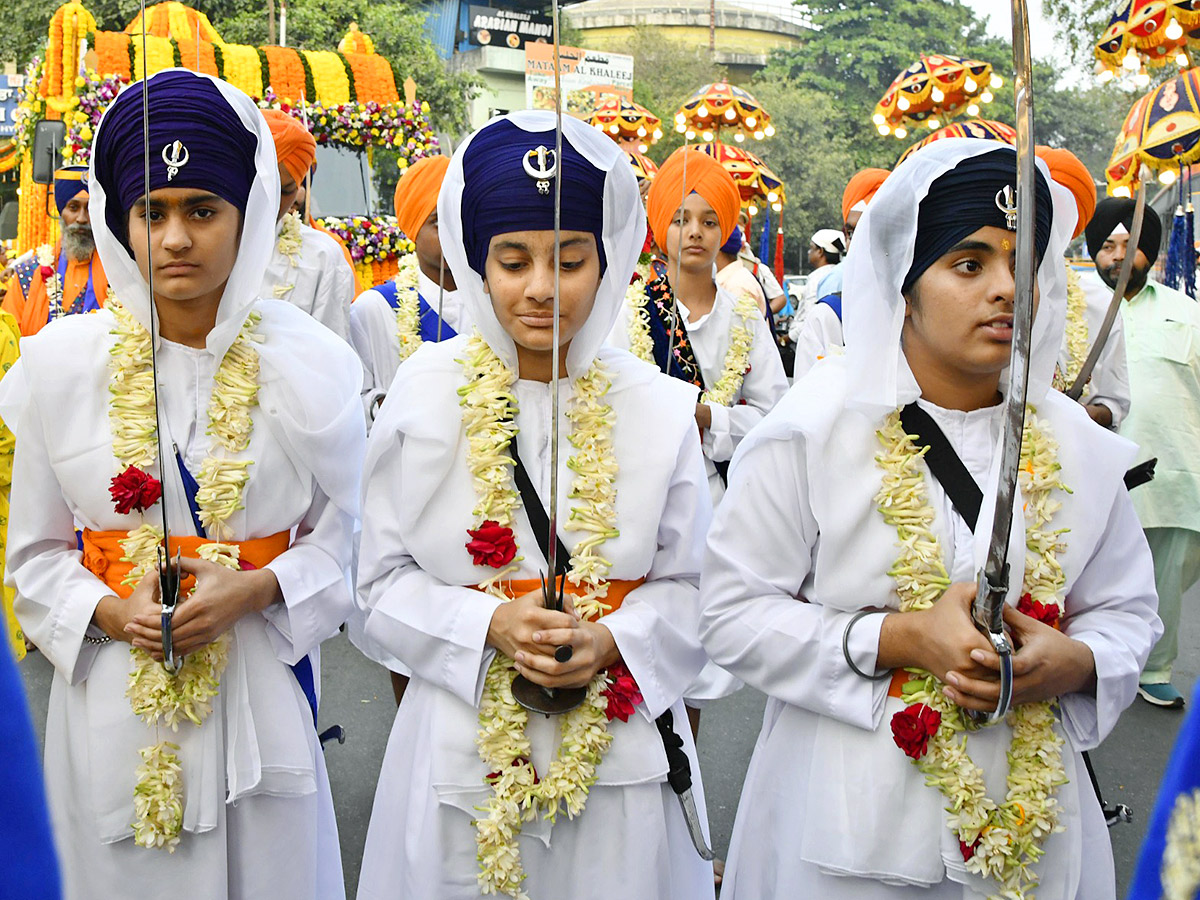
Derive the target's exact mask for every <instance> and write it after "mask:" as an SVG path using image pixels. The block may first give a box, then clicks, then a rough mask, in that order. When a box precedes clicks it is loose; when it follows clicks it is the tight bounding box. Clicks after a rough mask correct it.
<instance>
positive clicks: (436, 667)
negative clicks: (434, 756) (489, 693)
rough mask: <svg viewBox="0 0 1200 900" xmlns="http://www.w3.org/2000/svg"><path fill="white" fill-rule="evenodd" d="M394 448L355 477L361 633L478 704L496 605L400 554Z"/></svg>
mask: <svg viewBox="0 0 1200 900" xmlns="http://www.w3.org/2000/svg"><path fill="white" fill-rule="evenodd" d="M380 437H381V436H380V435H374V436H373V437H372V440H378V439H379V438H380ZM401 443H402V438H401V439H400V440H398V441H397V442H396V446H394V447H392V448H391V450H390V451H389V452H386V453H380V454H378V455H374V456H372V460H373V462H374V464H373V465H372V464H371V462H370V461H369V462H368V466H369V468H368V470H367V471H365V472H364V473H363V485H364V486H365V488H366V489H365V490H364V492H363V495H364V500H363V528H362V545H361V549H360V552H359V581H358V603H359V604H360V606H361V607H363V610H362V613H361V614H362V615H365V616H366V624H365V626H364V635H365V637H366V639H367V641H368V642H369V643H370V644H371V645H374V647H376V648H378V649H379V650H381V651H382V652H383V653H385V654H387V655H389V656H391V657H393V658H395V659H396V660H398V661H400V662H401V664H402V665H404V666H405V667H407V668H409V669H411V671H412V673H413V674H414V675H415V676H416V677H418V678H420V679H422V680H424V681H428V682H430V683H432V684H434V685H436V686H438V687H440V688H442V689H443V690H446V691H449V692H450V693H452V694H454V695H455V696H457V697H458V698H460V699H461V700H463V701H464V702H466V703H469V704H471V705H472V706H478V705H479V699H480V696H481V695H482V693H483V679H484V676H485V675H486V674H487V668H488V666H489V665H490V664H491V661H492V657H493V656H494V655H495V651H494V650H493V649H492V648H491V647H489V646H487V632H488V626H489V625H490V624H491V621H492V614H493V613H494V612H495V611H496V607H498V606H499V605H500V603H501V601H500V600H499V599H497V598H496V597H493V596H491V595H489V594H485V593H483V592H482V591H477V590H474V589H472V588H468V587H463V586H462V585H449V584H446V583H445V582H443V581H440V580H439V579H437V578H435V577H434V576H432V575H430V574H429V573H428V572H426V571H424V570H423V569H422V568H421V567H420V566H418V565H417V563H416V561H415V560H413V558H412V556H411V555H410V554H409V552H408V550H407V549H406V548H405V546H404V539H403V536H402V534H401V530H400V527H399V525H398V522H399V516H398V514H397V510H396V505H397V503H398V502H399V500H400V498H399V497H398V496H397V495H396V492H395V491H392V490H388V489H387V487H386V486H387V485H397V484H401V483H402V482H401V478H400V469H401V456H402V454H401ZM375 486H379V489H372V488H373V487H375Z"/></svg>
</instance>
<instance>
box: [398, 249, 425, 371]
mask: <svg viewBox="0 0 1200 900" xmlns="http://www.w3.org/2000/svg"><path fill="white" fill-rule="evenodd" d="M419 271H420V264H419V263H418V262H417V254H415V253H406V254H405V255H404V256H402V257H400V270H399V271H398V272H397V273H396V275H395V277H394V278H393V279H392V281H393V282H394V283H395V285H396V341H397V343H398V344H399V346H400V362H404V360H406V359H408V358H409V357H410V356H412V355H413V354H414V353H416V352H417V348H418V347H420V346H421V301H420V296H421V295H420V291H419V288H418V286H417V285H418V280H417V273H418V272H419Z"/></svg>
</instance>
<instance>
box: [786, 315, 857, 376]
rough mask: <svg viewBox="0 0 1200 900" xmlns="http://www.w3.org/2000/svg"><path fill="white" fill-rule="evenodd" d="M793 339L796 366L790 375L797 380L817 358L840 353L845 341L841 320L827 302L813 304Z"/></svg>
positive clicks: (805, 373)
mask: <svg viewBox="0 0 1200 900" xmlns="http://www.w3.org/2000/svg"><path fill="white" fill-rule="evenodd" d="M793 340H794V342H795V344H796V367H795V368H794V369H793V370H792V377H793V378H794V379H795V380H797V381H798V380H799V379H801V378H803V377H804V376H805V375H807V374H808V370H809V369H811V368H812V367H813V366H815V365H816V364H817V362H818V360H822V359H824V358H825V357H827V356H836V355H839V354H841V353H842V352H843V350H844V349H845V343H846V341H845V336H844V335H843V333H842V320H841V319H839V318H838V314H837V313H836V312H834V311H833V307H832V306H830V305H829V304H828V303H818V304H816V305H815V306H813V308H812V310H810V311H809V314H808V316H807V317H806V318H805V319H804V323H803V324H802V325H801V326H800V331H799V333H797V335H796V337H795V338H794V339H793Z"/></svg>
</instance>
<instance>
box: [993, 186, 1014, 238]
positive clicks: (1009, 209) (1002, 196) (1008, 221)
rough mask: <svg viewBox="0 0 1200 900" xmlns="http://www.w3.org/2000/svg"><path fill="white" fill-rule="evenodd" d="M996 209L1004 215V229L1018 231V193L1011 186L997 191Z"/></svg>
mask: <svg viewBox="0 0 1200 900" xmlns="http://www.w3.org/2000/svg"><path fill="white" fill-rule="evenodd" d="M996 209H998V210H1000V212H1002V213H1004V227H1005V228H1007V229H1008V230H1009V231H1016V230H1017V192H1016V191H1014V190H1013V186H1012V185H1011V184H1006V185H1005V186H1004V189H1003V190H999V191H996Z"/></svg>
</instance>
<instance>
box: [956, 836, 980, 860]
mask: <svg viewBox="0 0 1200 900" xmlns="http://www.w3.org/2000/svg"><path fill="white" fill-rule="evenodd" d="M981 840H982V838H975V841H974V843H971V844H967V843H964V842H963V841H959V842H958V852H959V853H961V854H962V858H963V862H970V860H971V857H972V856H974V855H975V849H976V848H977V847H978V846H979V842H980V841H981Z"/></svg>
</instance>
